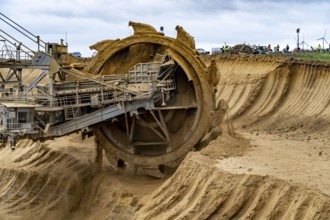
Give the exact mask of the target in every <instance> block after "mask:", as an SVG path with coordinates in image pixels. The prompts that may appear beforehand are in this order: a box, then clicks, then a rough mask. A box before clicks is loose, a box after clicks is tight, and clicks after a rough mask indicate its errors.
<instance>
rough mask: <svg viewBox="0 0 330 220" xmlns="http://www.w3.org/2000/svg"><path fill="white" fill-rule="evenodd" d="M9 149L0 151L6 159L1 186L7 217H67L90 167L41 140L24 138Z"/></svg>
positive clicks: (0, 202) (0, 208) (1, 206)
mask: <svg viewBox="0 0 330 220" xmlns="http://www.w3.org/2000/svg"><path fill="white" fill-rule="evenodd" d="M25 144H26V145H25ZM8 149H9V148H4V149H1V151H0V153H2V155H3V156H4V158H6V161H5V163H3V164H2V168H1V174H2V175H1V182H2V183H5V184H1V186H0V213H6V215H5V216H6V218H8V219H12V218H16V217H17V218H22V217H23V216H24V219H43V218H45V217H47V218H48V219H61V218H63V217H64V216H66V215H67V213H69V211H70V210H71V209H72V207H73V206H74V205H75V204H76V203H77V202H78V200H79V198H80V193H81V189H82V188H83V187H84V184H85V183H84V179H86V178H87V177H88V176H90V173H91V167H90V166H86V165H82V164H81V163H80V162H79V161H77V160H75V159H73V158H72V157H71V156H69V155H65V154H63V153H61V152H56V151H53V150H51V149H49V148H47V147H45V146H43V145H42V144H40V143H34V144H31V142H26V141H23V143H18V145H17V149H16V150H15V151H11V150H8ZM2 162H4V161H2ZM61 216H62V217H61Z"/></svg>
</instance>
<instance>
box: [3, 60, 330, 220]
mask: <svg viewBox="0 0 330 220" xmlns="http://www.w3.org/2000/svg"><path fill="white" fill-rule="evenodd" d="M203 59H204V61H205V63H206V64H207V65H209V63H210V61H211V59H216V61H217V65H218V69H219V73H220V75H221V79H220V83H219V85H218V92H217V99H225V100H226V101H227V102H228V104H229V111H228V114H227V116H226V122H225V123H224V124H223V125H222V131H223V134H222V135H221V136H218V135H217V134H218V133H215V134H213V135H212V134H211V135H209V136H208V138H205V140H203V141H202V142H201V144H200V146H198V147H199V149H200V151H198V152H192V153H189V154H188V156H187V157H186V159H185V160H184V161H183V163H182V164H181V165H180V167H179V168H178V169H177V171H176V172H175V173H174V175H172V176H169V177H167V178H165V179H155V178H151V177H147V176H137V175H134V174H133V173H131V172H132V171H127V172H125V171H122V170H113V168H112V167H110V166H109V165H108V163H107V162H106V161H105V160H104V161H103V164H102V167H100V164H97V163H96V162H95V157H96V153H95V152H96V146H95V140H94V138H89V139H87V140H84V141H82V140H81V137H80V136H79V135H78V134H73V135H70V136H65V137H62V138H57V139H55V140H53V141H46V142H44V143H40V142H31V141H28V140H23V141H20V142H19V144H18V146H17V149H16V150H15V151H12V150H11V149H10V148H9V147H8V146H7V147H2V148H1V149H0V172H1V176H0V182H1V184H0V219H329V218H330V191H329V189H330V168H329V164H330V156H329V155H330V87H329V85H330V65H329V64H325V63H317V62H315V63H314V62H298V61H294V60H291V59H288V58H277V57H270V56H247V55H231V56H211V57H210V56H206V57H203ZM26 74H28V73H26ZM33 74H35V73H33Z"/></svg>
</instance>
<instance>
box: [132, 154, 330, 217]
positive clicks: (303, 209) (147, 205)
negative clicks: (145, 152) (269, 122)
mask: <svg viewBox="0 0 330 220" xmlns="http://www.w3.org/2000/svg"><path fill="white" fill-rule="evenodd" d="M140 206H142V208H141V209H140V210H138V212H137V213H136V214H135V219H152V218H157V219H209V218H211V219H274V218H276V219H326V218H327V217H329V216H330V198H329V197H328V196H325V195H322V194H319V193H315V192H313V191H311V190H306V189H305V188H303V187H300V186H297V185H291V184H289V183H287V182H286V181H281V180H278V179H275V178H273V177H269V176H265V177H262V176H255V175H233V174H230V173H226V172H223V171H221V170H220V169H218V168H217V167H216V166H215V165H214V163H212V161H210V160H209V158H207V157H203V156H201V155H199V154H198V153H191V154H190V155H189V156H188V157H187V158H186V159H185V161H184V162H183V163H182V164H181V166H180V168H179V169H178V170H177V172H176V173H175V174H174V175H173V176H172V177H171V178H170V179H169V180H167V181H166V182H165V183H164V184H163V185H162V186H161V187H159V188H158V189H157V190H156V191H154V192H153V193H151V194H150V195H149V196H147V197H146V198H143V199H142V200H141V204H140Z"/></svg>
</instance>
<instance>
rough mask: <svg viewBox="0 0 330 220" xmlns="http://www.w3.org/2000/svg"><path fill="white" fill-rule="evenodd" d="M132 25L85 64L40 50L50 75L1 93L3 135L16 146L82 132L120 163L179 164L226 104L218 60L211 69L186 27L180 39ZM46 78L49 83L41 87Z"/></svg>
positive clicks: (37, 61) (38, 58)
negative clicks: (66, 63)
mask: <svg viewBox="0 0 330 220" xmlns="http://www.w3.org/2000/svg"><path fill="white" fill-rule="evenodd" d="M129 26H132V27H133V29H134V34H133V35H132V36H129V37H127V38H124V39H117V40H105V41H101V42H98V43H96V44H95V45H92V46H91V47H90V48H91V49H95V50H97V51H98V53H97V55H96V56H95V57H93V58H92V59H91V60H90V61H89V62H88V63H87V65H86V66H84V67H81V66H79V65H76V64H71V65H70V67H68V66H63V65H61V64H59V63H58V62H54V60H56V59H55V58H54V56H52V55H49V54H47V53H40V52H39V53H36V54H35V56H34V57H33V59H32V64H31V65H35V66H47V65H48V69H47V71H46V73H43V74H41V76H39V77H38V79H35V80H34V81H33V82H32V83H31V84H30V85H27V86H23V85H21V86H18V87H17V88H19V90H18V89H17V91H15V89H13V88H11V89H9V90H2V92H1V94H0V95H1V96H0V102H1V105H0V108H1V109H0V110H1V112H2V120H1V130H0V132H1V135H2V137H3V138H4V139H6V140H9V141H10V142H11V143H12V145H14V144H15V141H16V139H19V138H33V139H37V140H39V139H44V138H52V137H57V136H62V135H66V134H69V133H71V132H76V131H79V130H80V131H81V132H82V133H83V134H86V133H88V132H92V133H93V134H94V135H95V136H96V140H97V142H98V144H99V146H100V147H101V148H102V149H104V151H105V154H106V157H107V158H108V159H109V160H110V161H112V162H113V163H114V164H117V165H118V166H123V165H129V166H132V167H136V168H141V169H143V170H155V169H156V170H161V171H162V170H164V169H166V167H176V166H178V164H179V163H180V161H181V160H182V159H183V158H184V156H185V155H186V154H187V153H188V151H189V150H193V149H194V146H195V145H196V144H197V143H198V142H199V141H200V140H201V139H203V137H204V136H205V135H206V134H207V133H208V132H209V131H210V130H211V129H212V128H214V127H216V126H218V125H219V124H220V123H221V121H222V120H223V117H224V115H225V112H226V110H227V108H228V106H227V104H226V103H225V102H224V101H222V100H221V101H219V102H217V103H216V100H215V93H216V86H217V84H218V82H219V75H218V70H217V66H216V63H215V61H212V62H211V65H210V66H209V67H206V65H205V64H204V63H203V61H202V60H201V58H200V56H199V54H198V52H196V50H195V42H194V40H193V38H192V37H191V36H190V35H189V34H188V33H187V32H186V31H185V30H184V29H183V28H182V27H180V26H177V27H176V30H177V37H176V38H171V37H167V36H164V34H163V33H160V32H157V31H156V30H155V29H154V28H153V27H152V26H150V25H147V24H142V23H135V22H129ZM45 62H46V64H47V65H45ZM54 63H55V64H54ZM78 66H79V67H78ZM47 76H48V77H49V80H48V84H46V85H39V82H40V81H41V78H43V77H47Z"/></svg>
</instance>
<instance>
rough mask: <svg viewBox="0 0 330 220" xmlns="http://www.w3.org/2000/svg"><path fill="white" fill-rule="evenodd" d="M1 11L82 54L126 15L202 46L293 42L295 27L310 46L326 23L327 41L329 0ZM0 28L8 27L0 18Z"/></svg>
mask: <svg viewBox="0 0 330 220" xmlns="http://www.w3.org/2000/svg"><path fill="white" fill-rule="evenodd" d="M0 12H1V13H3V14H5V15H7V16H8V17H10V18H11V19H13V20H14V21H16V22H17V23H19V24H21V25H22V26H23V27H25V28H26V29H28V30H29V31H31V32H32V33H34V34H35V35H40V36H41V38H42V39H43V40H44V41H46V42H60V39H61V38H63V39H67V42H68V44H69V51H70V52H73V51H80V52H82V53H83V55H84V56H91V54H92V52H93V51H90V50H89V46H90V45H92V44H94V43H96V42H98V41H101V40H104V39H116V38H124V37H127V36H129V35H131V34H132V33H133V30H132V28H131V27H128V22H129V21H136V22H143V23H148V24H151V25H152V26H154V27H155V28H156V29H157V30H159V27H160V26H164V28H165V31H164V32H165V34H166V35H167V36H171V37H176V31H175V26H176V25H181V26H183V27H184V28H185V29H186V30H187V31H188V32H189V33H190V34H191V35H192V36H194V38H195V41H196V45H197V47H202V48H204V49H207V50H211V48H212V47H220V46H223V45H224V43H225V42H226V43H227V44H229V45H231V46H232V45H236V44H239V43H244V42H246V43H249V44H257V45H259V44H260V45H268V44H271V45H272V47H273V46H275V45H277V44H279V45H280V47H281V49H282V48H283V47H284V46H286V45H287V44H289V45H290V48H293V47H295V45H296V37H297V34H296V29H297V28H300V39H301V40H300V41H302V40H303V39H304V40H305V42H307V43H308V44H309V45H310V46H313V47H316V46H317V44H318V43H321V45H322V41H317V39H318V38H321V37H323V35H324V32H325V30H326V28H328V29H329V31H328V33H327V34H326V39H328V41H329V43H330V0H116V1H113V0H0ZM0 28H1V29H2V30H5V31H8V29H9V28H8V25H5V24H4V23H3V22H2V21H1V20H0ZM15 36H17V35H15ZM327 47H329V45H327ZM305 48H306V46H305Z"/></svg>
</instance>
